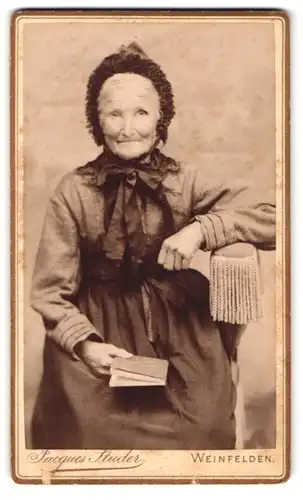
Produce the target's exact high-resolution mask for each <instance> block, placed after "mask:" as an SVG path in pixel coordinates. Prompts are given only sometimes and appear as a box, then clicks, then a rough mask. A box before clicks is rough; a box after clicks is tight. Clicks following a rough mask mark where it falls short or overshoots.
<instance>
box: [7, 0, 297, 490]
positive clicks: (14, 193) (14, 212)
mask: <svg viewBox="0 0 303 500" xmlns="http://www.w3.org/2000/svg"><path fill="white" fill-rule="evenodd" d="M26 15H30V16H38V17H41V16H46V17H47V16H50V15H52V16H53V15H55V16H58V17H61V16H66V15H68V16H73V15H74V16H77V15H85V16H89V17H94V16H113V15H114V16H117V17H120V16H121V17H122V16H123V17H125V16H146V17H148V16H153V15H156V16H162V15H163V16H193V15H194V16H216V17H220V18H221V17H226V16H236V17H241V16H244V15H245V16H255V17H264V16H273V17H275V19H276V18H280V19H281V20H283V24H284V47H283V50H284V54H285V60H284V64H283V69H284V81H285V88H284V89H283V91H282V99H283V102H284V107H283V117H284V119H283V126H284V131H283V145H284V151H283V155H284V158H285V161H284V162H283V163H284V165H283V166H282V173H283V180H282V188H281V189H282V205H283V206H282V207H281V208H282V210H283V214H278V215H277V217H278V216H279V217H281V216H282V215H283V219H282V220H283V229H282V230H283V235H282V241H283V245H282V246H283V248H282V260H283V262H282V269H283V270H284V274H283V276H282V277H281V281H282V284H283V299H282V302H283V305H284V311H283V312H284V315H283V316H282V318H281V322H283V329H284V332H285V345H284V346H283V354H284V357H285V361H284V363H285V374H286V383H285V390H286V394H285V405H286V406H285V416H286V424H285V432H286V435H285V443H286V447H285V450H286V456H285V466H286V467H285V471H284V474H283V477H281V478H274V479H264V478H259V477H255V478H251V479H246V478H240V477H238V478H236V477H228V478H224V479H221V478H218V479H204V478H203V477H197V476H195V478H194V482H195V483H201V484H253V483H281V482H285V481H287V480H288V479H289V476H290V465H291V450H290V442H291V428H290V421H291V404H290V402H291V340H290V338H291V335H290V301H291V297H290V104H289V103H290V19H289V15H288V14H287V12H286V11H283V10H274V9H246V8H245V9H218V10H214V9H144V10H138V9H121V10H120V9H22V10H17V11H15V12H14V13H13V14H12V17H11V51H10V59H11V63H10V118H11V119H10V137H11V142H10V175H11V198H10V202H11V311H12V313H11V471H12V477H13V479H14V481H15V482H16V483H19V484H41V483H42V480H38V479H24V478H21V477H20V476H19V475H18V472H17V463H16V449H17V446H18V439H17V432H16V428H15V425H16V413H17V411H16V408H17V406H18V401H17V397H16V385H17V381H16V364H17V363H18V342H17V340H18V339H17V328H18V312H19V311H18V300H17V295H16V294H17V293H18V287H17V281H18V265H20V260H22V258H23V255H22V253H20V250H18V223H20V221H18V218H19V214H18V209H19V204H20V199H19V201H18V198H19V195H18V176H17V174H18V167H17V166H16V161H17V156H18V153H17V151H16V148H17V145H18V142H17V136H18V131H17V130H16V125H17V116H16V111H17V109H16V108H17V106H16V101H17V97H18V96H17V90H16V85H15V84H16V65H17V56H16V44H17V40H16V31H17V23H18V19H20V18H22V17H23V16H26ZM283 312H282V311H280V314H281V315H282V313H283ZM277 314H278V312H277V311H276V316H277ZM73 470H74V471H77V470H78V469H73ZM79 473H80V474H81V469H80V470H79ZM192 482H193V479H189V478H185V477H183V478H182V477H180V478H175V477H174V478H165V479H164V478H163V477H162V478H160V477H159V478H153V479H151V478H148V477H143V476H142V477H141V478H140V479H139V478H125V479H120V478H117V479H116V478H104V479H103V478H101V477H98V478H97V477H96V479H85V478H81V477H79V478H75V479H65V478H59V477H57V478H56V477H54V478H52V480H51V483H52V484H142V483H143V484H189V483H192Z"/></svg>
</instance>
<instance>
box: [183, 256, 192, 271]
mask: <svg viewBox="0 0 303 500" xmlns="http://www.w3.org/2000/svg"><path fill="white" fill-rule="evenodd" d="M190 263H191V259H189V258H187V257H183V259H182V269H188V268H189V266H190Z"/></svg>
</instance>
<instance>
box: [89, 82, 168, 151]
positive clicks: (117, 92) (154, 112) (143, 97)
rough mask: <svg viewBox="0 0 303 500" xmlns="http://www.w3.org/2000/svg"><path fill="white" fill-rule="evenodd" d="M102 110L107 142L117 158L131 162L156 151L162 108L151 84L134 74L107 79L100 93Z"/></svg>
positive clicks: (101, 114) (100, 108)
mask: <svg viewBox="0 0 303 500" xmlns="http://www.w3.org/2000/svg"><path fill="white" fill-rule="evenodd" d="M99 110H100V123H101V127H102V129H103V134H104V139H105V142H106V144H107V146H108V147H109V148H110V149H111V151H112V152H113V153H114V154H116V155H117V156H119V157H120V158H122V159H124V160H130V159H133V158H137V157H138V156H141V155H142V154H144V153H147V152H148V151H149V150H150V149H151V148H152V147H153V145H154V143H155V141H156V138H157V133H156V126H157V122H158V120H159V117H160V104H159V96H158V93H157V91H156V89H155V88H154V86H153V84H152V82H151V81H150V80H148V79H147V78H144V77H143V76H140V75H136V74H132V73H124V74H115V75H114V76H112V77H110V78H108V79H107V80H106V81H105V83H104V85H103V87H102V89H101V92H100V98H99Z"/></svg>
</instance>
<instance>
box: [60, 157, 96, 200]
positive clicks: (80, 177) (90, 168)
mask: <svg viewBox="0 0 303 500" xmlns="http://www.w3.org/2000/svg"><path fill="white" fill-rule="evenodd" d="M97 173H98V157H97V158H96V159H94V160H91V161H89V162H87V163H85V164H84V165H81V166H78V167H75V168H74V169H73V170H70V171H69V172H67V173H66V174H64V175H63V176H62V177H61V179H60V181H59V183H58V185H57V187H56V189H55V194H62V195H64V194H68V193H69V192H70V191H72V190H76V191H77V190H79V189H80V190H81V188H85V187H88V186H92V185H94V184H95V182H96V176H97Z"/></svg>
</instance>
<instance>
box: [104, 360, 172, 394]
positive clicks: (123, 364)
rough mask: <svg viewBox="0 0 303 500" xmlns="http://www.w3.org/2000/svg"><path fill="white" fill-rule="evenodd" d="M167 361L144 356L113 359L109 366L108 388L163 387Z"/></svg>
mask: <svg viewBox="0 0 303 500" xmlns="http://www.w3.org/2000/svg"><path fill="white" fill-rule="evenodd" d="M167 369H168V361H166V360H165V359H159V358H148V357H145V356H133V357H132V358H129V359H122V358H115V359H114V361H113V363H112V365H111V370H110V372H111V378H110V381H109V386H110V387H137V386H165V384H166V378H167Z"/></svg>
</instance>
